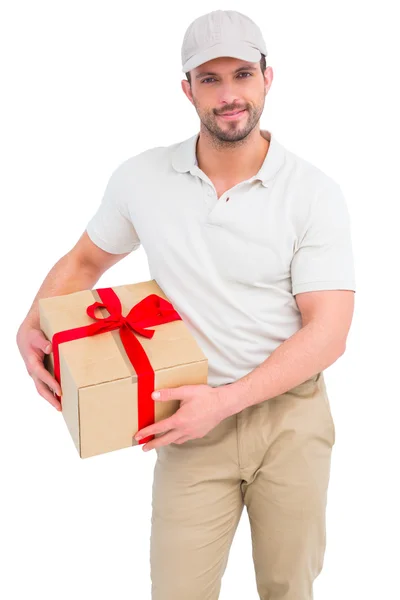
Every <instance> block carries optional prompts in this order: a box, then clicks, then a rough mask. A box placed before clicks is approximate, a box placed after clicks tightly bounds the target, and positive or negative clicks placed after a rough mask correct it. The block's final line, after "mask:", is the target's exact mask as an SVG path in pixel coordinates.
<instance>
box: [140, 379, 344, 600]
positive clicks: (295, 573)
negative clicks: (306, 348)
mask: <svg viewBox="0 0 400 600" xmlns="http://www.w3.org/2000/svg"><path fill="white" fill-rule="evenodd" d="M334 443H335V427H334V422H333V419H332V414H331V410H330V406H329V400H328V396H327V393H326V387H325V382H324V377H323V373H319V374H318V375H316V376H314V377H313V378H311V379H308V380H307V381H305V382H304V383H302V384H300V385H299V386H297V387H295V388H293V389H292V390H289V391H288V392H286V393H284V394H282V395H280V396H276V397H275V398H271V399H269V400H266V401H264V402H262V403H259V404H255V405H253V406H250V407H247V408H245V409H244V410H242V411H241V412H240V413H237V414H235V415H232V416H230V417H228V418H226V419H224V420H223V421H222V422H221V423H219V424H218V425H217V426H216V427H215V428H214V429H212V430H211V431H210V432H209V433H208V434H206V435H205V436H204V437H203V438H198V439H193V440H188V441H187V442H185V443H183V444H180V445H179V444H168V445H166V446H161V447H160V448H158V449H157V450H156V452H157V461H156V464H155V468H154V481H153V497H152V510H153V512H152V522H151V527H152V529H151V540H150V564H151V580H152V599H153V600H216V599H217V598H218V597H219V592H220V588H221V579H222V576H223V573H224V571H225V568H226V565H227V561H228V553H229V550H230V546H231V543H232V540H233V537H234V534H235V531H236V528H237V525H238V522H239V519H240V516H241V514H242V510H243V506H246V509H247V513H248V516H249V519H250V527H251V538H252V549H253V550H252V556H253V561H254V568H255V576H256V582H257V589H258V594H259V596H260V598H261V600H278V599H279V600H311V599H312V598H313V591H312V589H313V581H314V580H315V578H316V577H317V575H318V574H319V573H320V571H321V569H322V565H323V559H324V552H325V545H326V530H325V510H326V502H327V489H328V482H329V475H330V461H331V451H332V447H333V445H334ZM246 600H251V599H250V598H248V599H246Z"/></svg>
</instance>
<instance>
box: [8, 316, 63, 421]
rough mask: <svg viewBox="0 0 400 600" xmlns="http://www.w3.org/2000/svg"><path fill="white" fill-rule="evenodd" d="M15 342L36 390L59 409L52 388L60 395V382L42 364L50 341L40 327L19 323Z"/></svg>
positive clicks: (58, 403)
mask: <svg viewBox="0 0 400 600" xmlns="http://www.w3.org/2000/svg"><path fill="white" fill-rule="evenodd" d="M17 344H18V348H19V351H20V353H21V356H22V358H23V359H24V362H25V366H26V368H27V371H28V373H29V375H30V376H31V377H32V379H33V381H34V383H35V386H36V389H37V391H38V392H39V394H40V395H41V396H42V397H43V398H44V399H45V400H47V401H48V402H50V404H51V405H52V406H54V408H56V409H57V410H59V411H60V410H61V403H60V402H59V401H58V400H57V398H56V397H55V396H54V394H53V390H54V391H55V392H56V394H57V395H58V396H61V387H60V384H59V383H58V381H57V380H56V379H55V378H54V377H53V376H52V375H51V373H49V371H48V370H47V369H46V367H45V366H44V364H43V359H44V355H45V354H50V352H51V350H52V348H51V342H50V341H49V340H48V339H47V338H46V336H45V335H44V333H43V331H42V330H41V329H39V328H35V327H31V326H27V325H25V326H24V325H21V327H20V328H19V330H18V333H17Z"/></svg>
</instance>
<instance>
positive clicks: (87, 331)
mask: <svg viewBox="0 0 400 600" xmlns="http://www.w3.org/2000/svg"><path fill="white" fill-rule="evenodd" d="M96 291H97V292H98V294H99V296H100V298H101V300H102V302H94V303H93V304H91V305H90V306H88V307H87V309H86V312H87V314H88V315H89V317H92V319H95V320H96V321H97V323H92V324H91V325H84V326H83V327H76V328H74V329H66V330H64V331H58V332H57V333H55V334H54V335H53V338H52V344H53V355H54V377H55V379H56V380H57V381H58V383H59V384H60V385H61V381H60V355H59V349H58V346H59V344H61V343H63V342H69V341H72V340H78V339H80V338H84V337H87V336H90V335H96V334H98V333H105V332H106V331H112V330H113V329H119V335H120V337H121V341H122V343H123V345H124V348H125V350H126V353H127V355H128V358H129V360H130V361H131V363H132V365H133V367H134V369H135V371H136V375H137V383H138V431H139V430H140V429H142V428H143V427H146V426H147V425H151V424H152V423H154V419H155V412H154V400H152V398H151V394H152V392H153V391H154V370H153V368H152V366H151V364H150V361H149V359H148V357H147V354H146V352H145V350H144V348H143V346H142V345H141V343H140V342H139V340H138V339H137V337H136V336H135V335H134V334H133V333H132V331H135V332H136V333H138V334H140V335H143V336H145V337H147V338H152V337H153V335H154V333H155V331H154V329H150V330H149V329H145V327H150V326H154V325H160V324H162V323H169V322H171V321H177V320H178V319H181V316H180V315H179V313H178V312H177V311H176V310H175V309H174V307H173V306H172V304H171V303H170V302H168V300H165V298H161V296H158V295H157V294H150V295H149V296H146V297H145V298H143V300H141V301H140V302H138V303H137V304H136V305H135V306H134V307H133V308H131V310H130V311H129V313H128V314H127V316H126V317H124V316H123V315H122V308H121V302H120V300H119V298H118V296H117V294H116V293H115V292H114V290H113V289H112V288H99V289H96ZM96 308H106V309H107V310H108V312H109V313H110V315H109V316H108V317H96V315H95V314H94V311H95V309H96ZM56 397H57V399H58V400H59V401H60V402H61V398H60V396H58V395H57V394H56ZM134 433H136V432H132V436H133V435H134ZM153 438H154V435H150V436H147V437H146V438H143V439H141V440H140V441H139V444H145V443H146V442H148V441H149V440H152V439H153Z"/></svg>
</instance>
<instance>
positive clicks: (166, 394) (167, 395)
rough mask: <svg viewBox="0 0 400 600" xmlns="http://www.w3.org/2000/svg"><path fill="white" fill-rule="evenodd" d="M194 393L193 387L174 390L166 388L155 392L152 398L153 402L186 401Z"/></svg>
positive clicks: (186, 386) (188, 386)
mask: <svg viewBox="0 0 400 600" xmlns="http://www.w3.org/2000/svg"><path fill="white" fill-rule="evenodd" d="M192 391H193V386H191V385H180V386H178V387H174V388H165V389H161V390H155V391H154V392H153V393H152V394H151V397H152V398H153V400H157V401H160V402H165V401H168V400H184V399H185V398H187V396H188V395H189V394H190V393H191V392H192Z"/></svg>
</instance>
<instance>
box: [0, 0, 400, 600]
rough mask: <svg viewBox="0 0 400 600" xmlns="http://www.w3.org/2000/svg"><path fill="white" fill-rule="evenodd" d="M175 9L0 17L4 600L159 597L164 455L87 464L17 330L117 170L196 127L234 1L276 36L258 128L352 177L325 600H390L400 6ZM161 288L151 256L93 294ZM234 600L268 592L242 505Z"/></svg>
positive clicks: (15, 10)
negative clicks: (155, 516) (216, 35)
mask: <svg viewBox="0 0 400 600" xmlns="http://www.w3.org/2000/svg"><path fill="white" fill-rule="evenodd" d="M179 5H180V3H178V2H173V1H172V2H166V3H164V2H151V3H150V2H148V3H143V4H139V5H137V4H136V8H135V4H134V2H132V0H131V1H129V2H127V1H117V0H114V1H113V2H112V3H111V2H100V1H99V0H96V2H95V1H88V0H79V2H78V1H73V0H69V2H60V1H54V0H53V1H48V2H44V1H41V0H37V1H36V2H27V1H26V2H21V1H17V0H14V2H12V3H11V2H9V3H4V4H3V5H2V9H1V13H2V14H1V16H0V17H1V18H0V21H1V31H0V44H1V48H0V50H1V56H2V66H1V68H2V77H1V79H2V84H3V90H2V94H1V104H2V106H1V124H0V125H1V132H2V133H1V142H0V143H1V166H2V169H1V198H2V211H3V218H2V221H1V237H0V243H1V257H2V298H1V304H2V305H1V315H2V319H1V327H2V336H1V340H2V352H3V353H4V354H3V356H2V363H1V364H2V405H3V406H2V418H1V425H0V427H1V435H0V440H1V463H2V467H1V483H2V494H1V505H2V506H1V513H0V514H1V523H0V526H1V532H2V533H1V541H0V544H1V548H0V549H1V551H2V552H4V554H3V558H2V571H3V573H2V578H1V582H0V595H2V597H4V598H6V599H7V600H17V599H20V598H27V597H29V598H31V597H33V596H38V597H40V598H41V599H42V600H50V599H52V600H53V598H55V597H57V598H59V600H64V599H65V600H67V599H68V600H69V599H71V598H74V600H86V599H88V598H89V599H90V598H96V599H97V600H103V599H104V600H105V599H107V600H109V599H110V598H112V599H113V600H122V599H125V598H140V599H141V600H149V599H150V566H149V556H148V555H149V534H150V516H151V484H152V476H153V467H154V463H155V459H156V454H155V451H152V452H149V453H147V454H146V453H143V452H142V451H141V447H134V448H128V449H124V450H121V451H116V452H113V453H109V454H107V455H101V456H98V457H94V458H90V459H86V460H82V459H80V458H79V457H78V454H77V452H76V450H75V447H74V445H73V442H72V439H71V438H70V435H69V433H68V430H67V428H66V425H65V422H64V420H63V417H62V414H61V413H59V412H57V411H56V410H55V409H54V408H53V407H52V406H50V404H48V403H47V402H46V401H45V400H44V399H43V398H41V397H40V396H39V395H38V394H37V392H36V389H35V387H34V384H33V381H32V380H31V379H30V377H29V376H28V374H27V371H26V370H25V365H24V363H23V361H22V359H21V357H20V355H19V352H18V348H17V345H16V343H15V335H16V332H17V328H18V326H19V325H20V323H21V321H22V320H23V318H24V317H25V315H26V313H27V311H28V309H29V308H30V305H31V302H32V300H33V297H34V295H35V294H36V292H37V290H38V288H39V286H40V284H41V283H42V281H43V279H44V277H45V276H46V274H47V273H48V271H49V270H50V268H51V267H52V266H53V264H54V263H55V262H56V261H57V260H58V259H59V258H60V257H61V256H63V255H64V254H65V253H66V252H68V251H69V250H70V249H71V247H72V246H73V245H74V244H75V243H76V241H77V239H78V238H79V236H80V235H81V233H82V232H83V231H84V229H85V226H86V223H87V221H88V220H89V219H90V217H91V216H92V215H93V213H94V211H95V210H96V209H97V206H98V203H99V202H100V200H101V196H102V193H103V191H104V188H105V185H106V183H107V181H108V178H109V176H110V174H111V172H112V171H113V169H114V168H115V167H116V166H117V165H118V164H120V163H121V162H122V161H123V160H124V159H126V158H128V157H129V156H132V155H134V154H137V153H139V152H141V151H143V150H146V149H147V148H151V147H154V146H161V145H169V144H172V143H175V142H177V141H180V140H183V139H186V138H187V137H189V136H191V135H193V134H194V133H195V132H197V131H198V128H199V120H198V116H197V113H196V111H195V109H194V107H193V106H192V105H191V103H190V102H189V101H188V99H187V98H186V97H185V95H184V94H183V92H182V90H181V85H180V81H181V79H182V78H183V77H184V75H183V73H182V72H181V62H180V49H181V43H182V39H183V36H184V33H185V31H186V28H187V27H188V26H189V24H190V23H191V22H192V21H193V20H194V19H195V18H197V17H198V16H200V15H201V14H204V13H206V12H209V11H211V10H216V9H221V8H222V9H231V10H232V9H236V10H239V11H240V12H243V13H245V14H247V15H248V16H249V17H250V18H252V19H253V20H254V21H256V22H257V24H258V25H259V26H260V27H261V29H262V31H263V35H264V38H265V40H266V44H267V48H268V50H269V56H268V60H267V64H268V65H271V66H272V67H273V70H274V80H273V84H272V88H271V90H270V92H269V93H268V95H267V98H266V103H265V110H264V113H263V115H262V118H261V126H262V127H263V128H267V129H270V130H272V131H273V133H274V134H275V135H276V136H277V138H278V139H279V141H280V142H281V143H283V144H284V145H285V146H286V147H287V148H289V149H290V150H292V151H294V152H296V153H297V154H299V155H300V156H302V157H304V158H306V159H307V160H309V161H310V162H312V163H313V164H315V165H317V166H318V167H319V168H321V169H322V170H324V171H325V172H326V173H327V174H329V175H330V176H331V177H333V178H334V179H336V180H337V181H338V183H339V184H340V185H341V187H342V189H343V191H344V193H345V195H346V197H347V201H348V205H349V210H350V213H351V219H352V231H353V245H354V252H355V261H356V276H357V277H356V280H357V293H356V311H355V316H354V321H353V325H352V328H351V332H350V335H349V338H348V344H347V351H346V353H345V355H343V356H342V357H341V358H340V360H339V361H337V362H336V363H335V364H334V365H332V366H331V367H329V368H328V369H327V370H326V371H325V380H326V382H327V387H328V392H329V396H330V401H331V409H332V413H333V417H334V421H335V425H336V444H335V446H334V450H333V456H332V470H331V481H330V487H329V496H328V509H327V549H326V553H325V564H324V568H323V571H322V573H321V575H320V576H319V577H318V578H317V580H316V583H315V588H314V589H315V598H316V600H333V599H335V600H336V599H337V598H340V599H341V600H354V599H355V598H363V600H367V599H371V600H372V599H374V600H375V599H376V598H394V597H395V596H396V592H397V591H398V558H399V554H398V552H399V550H398V540H399V535H400V529H399V504H400V496H399V492H398V489H399V488H398V483H399V482H398V479H399V467H398V464H399V459H400V456H399V451H398V443H397V442H398V439H399V437H398V431H399V416H400V412H399V406H398V403H399V400H400V398H399V386H398V384H397V382H398V373H399V368H400V367H399V352H398V340H399V323H398V321H399V296H398V293H399V274H398V273H399V272H398V258H399V250H398V237H397V236H398V221H397V219H396V214H398V212H397V211H398V205H399V200H400V197H399V185H398V174H399V158H400V156H399V151H398V144H399V134H400V127H399V118H398V106H399V105H400V98H399V94H398V91H397V90H398V89H399V88H398V79H399V77H398V72H399V64H400V61H399V58H400V56H399V55H400V53H399V49H400V48H399V45H398V27H397V21H396V19H395V15H394V9H395V3H394V2H389V0H387V1H383V0H381V1H380V2H376V3H373V2H365V1H359V2H357V1H354V0H353V1H349V0H346V2H345V1H343V0H341V1H338V0H336V1H335V2H327V1H324V2H321V1H310V0H303V1H302V2H298V1H297V0H290V1H289V0H286V1H285V0H284V1H279V2H278V1H275V2H272V1H264V2H263V3H259V2H255V1H247V2H235V1H233V0H232V1H231V2H230V4H229V5H228V6H221V5H220V4H218V3H215V2H207V1H205V2H202V3H200V4H199V5H196V4H195V3H184V4H183V5H182V6H181V7H179ZM395 36H397V41H396V40H395ZM4 211H6V214H5V215H4ZM149 217H150V215H149ZM149 278H150V275H149V271H148V265H147V260H146V255H145V253H144V250H143V249H142V248H141V249H140V250H139V251H137V252H134V253H132V254H131V255H129V256H128V257H127V258H126V259H125V260H123V261H121V262H120V263H119V264H118V265H116V266H115V267H113V268H112V269H110V270H109V271H108V272H107V273H106V274H104V276H103V277H102V278H101V279H100V280H99V282H98V284H97V285H98V287H100V286H107V285H120V284H123V283H127V282H138V281H142V280H146V279H149ZM233 597H238V598H245V599H246V600H253V599H254V600H255V599H256V598H258V595H257V591H256V586H255V579H254V571H253V563H252V556H251V540H250V528H249V524H248V519H247V513H246V511H245V510H244V512H243V514H242V519H241V521H240V524H239V528H238V530H237V533H236V537H235V538H234V541H233V544H232V547H231V552H230V556H229V562H228V566H227V570H226V572H225V575H224V577H223V581H222V589H221V596H220V598H221V599H222V600H228V599H231V598H233ZM188 600H190V598H188Z"/></svg>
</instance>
